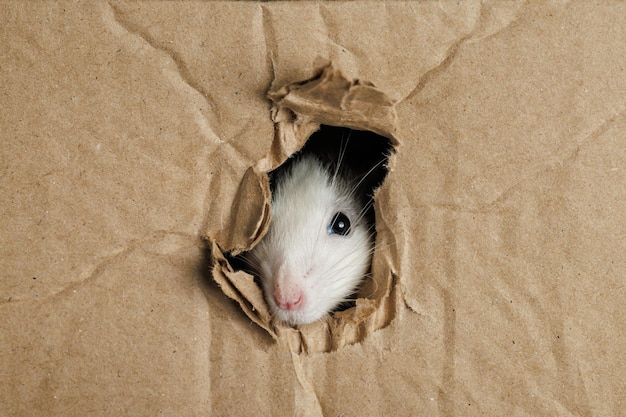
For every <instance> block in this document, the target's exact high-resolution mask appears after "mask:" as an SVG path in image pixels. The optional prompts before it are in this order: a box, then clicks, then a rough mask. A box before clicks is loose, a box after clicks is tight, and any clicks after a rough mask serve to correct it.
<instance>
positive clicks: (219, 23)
mask: <svg viewBox="0 0 626 417" xmlns="http://www.w3.org/2000/svg"><path fill="white" fill-rule="evenodd" d="M0 9H1V13H0V16H2V18H1V19H2V25H1V26H0V27H1V31H0V33H1V34H2V35H1V36H2V43H1V44H0V80H2V91H1V94H0V129H1V130H0V132H1V139H2V144H1V145H0V195H1V196H2V198H1V199H0V230H2V243H1V245H0V273H1V274H2V275H1V280H0V300H1V301H2V303H1V304H0V310H1V315H2V321H0V334H2V337H0V380H2V382H3V383H2V384H1V385H0V415H7V416H21V415H63V416H68V415H81V416H83V415H116V416H117V415H267V414H269V415H306V416H319V415H325V416H339V415H407V416H408V415H423V416H450V415H514V416H538V415H541V416H554V415H559V416H560V415H562V416H578V415H588V416H605V415H621V414H623V413H624V411H625V410H626V383H625V382H624V378H623V375H625V374H626V359H625V358H626V330H625V329H626V313H625V312H624V308H623V306H624V301H625V298H626V297H625V296H626V287H625V280H626V278H625V277H626V256H625V252H626V214H624V213H625V212H626V210H625V208H626V207H625V205H626V203H625V201H626V187H625V184H626V134H625V133H624V132H626V117H625V107H626V99H625V98H626V72H625V70H624V62H626V50H625V49H624V48H623V45H625V44H626V28H625V27H624V25H623V24H622V23H623V22H624V20H625V19H626V8H625V7H624V5H623V4H622V3H619V2H614V3H613V2H606V3H600V4H596V3H590V2H589V3H587V2H572V3H550V4H532V3H531V4H527V3H514V2H506V3H495V4H481V3H478V2H476V3H461V4H457V2H428V1H427V2H419V3H418V2H337V3H318V2H305V3H256V2H241V3H225V2H221V3H198V2H190V3H93V4H92V3H89V4H87V3H74V2H62V3H52V2H40V3H23V2H4V3H2V4H1V5H0ZM319 58H321V59H322V60H321V61H320V60H319ZM321 62H326V63H332V68H334V69H335V70H336V71H337V73H336V74H341V76H342V77H344V78H343V79H344V80H345V83H343V85H348V86H351V85H358V86H359V87H358V88H359V89H360V88H361V87H363V88H365V89H366V90H367V89H369V88H371V90H367V91H370V92H375V94H366V95H365V96H366V97H367V99H366V100H361V98H362V97H363V95H359V96H358V97H359V101H358V102H359V103H361V104H362V103H367V105H366V106H363V105H361V104H359V105H358V106H356V107H349V108H347V109H348V110H351V109H352V110H354V109H355V108H356V109H357V110H358V111H359V112H361V113H362V114H363V115H367V113H368V112H371V111H375V109H387V110H389V113H384V112H382V113H377V114H372V115H371V117H365V120H366V121H368V122H370V123H373V127H371V126H370V127H369V128H370V129H379V132H385V133H387V134H388V135H389V136H392V139H393V140H394V141H395V145H396V152H395V154H394V155H393V157H392V158H391V160H390V171H389V174H388V176H387V179H386V181H385V183H384V184H383V186H382V187H381V188H380V189H379V190H378V192H377V196H376V198H377V202H376V210H377V211H376V215H377V230H378V231H379V235H378V239H382V241H384V242H388V243H389V245H387V244H385V245H381V246H380V248H379V250H378V251H377V252H376V255H375V259H374V263H375V264H374V268H375V270H377V271H387V273H386V274H383V275H384V276H380V273H379V276H378V277H377V279H382V281H381V282H388V284H389V285H388V287H387V288H388V291H386V292H384V294H386V296H387V298H386V299H385V300H386V301H384V300H383V293H381V294H380V297H374V298H373V299H370V300H369V301H368V300H365V301H363V304H362V306H364V307H362V308H364V309H365V310H367V309H368V308H369V307H371V306H373V307H372V308H374V309H376V308H379V306H380V305H382V304H384V305H385V307H384V308H383V310H382V311H384V312H386V313H387V312H388V313H389V315H388V316H385V317H387V318H388V319H384V320H381V321H380V322H379V323H378V324H377V325H371V323H370V324H368V323H367V322H366V324H365V325H360V324H358V323H356V324H355V325H354V326H350V325H348V324H345V323H344V322H342V320H343V321H345V322H346V323H355V322H354V321H351V320H352V319H353V318H354V317H372V316H371V315H368V314H370V313H369V312H370V310H367V311H361V312H354V311H352V312H351V311H346V312H344V313H342V314H340V315H338V317H337V319H336V320H337V322H339V325H338V326H336V327H335V328H334V329H335V330H336V331H337V332H336V334H337V335H338V336H337V338H336V339H333V340H334V342H332V343H334V345H332V346H329V345H328V339H326V337H327V334H328V332H327V330H328V329H327V328H326V327H324V325H323V324H319V325H317V326H312V327H310V328H309V329H308V330H306V331H304V332H299V331H297V330H290V329H288V328H277V329H276V328H273V327H271V326H267V325H265V323H267V321H266V320H265V321H264V314H267V312H266V311H265V312H264V311H263V310H262V298H261V297H262V296H261V293H260V291H256V292H255V290H254V285H253V284H254V283H253V282H252V281H251V280H250V279H249V278H247V276H246V275H245V274H243V273H236V276H237V277H236V278H233V279H232V281H228V280H225V281H220V283H219V285H217V284H216V283H215V282H214V281H213V275H214V274H213V273H212V271H211V268H210V267H211V266H212V265H213V264H214V263H215V262H218V261H220V262H221V260H220V259H219V255H220V253H221V252H222V251H228V250H231V249H235V250H243V249H245V248H246V247H249V245H251V244H253V243H254V241H256V240H258V239H259V238H260V236H261V235H262V231H263V229H264V227H265V226H264V224H265V223H264V221H267V217H266V214H265V213H266V212H267V210H268V207H267V204H266V203H265V202H264V201H265V200H266V199H267V198H268V188H267V183H266V182H264V174H263V173H264V172H267V171H269V170H270V169H271V168H272V167H274V166H276V165H277V164H278V163H280V161H281V160H283V159H284V158H286V157H287V156H288V155H289V154H290V153H292V152H295V151H296V150H297V149H298V148H299V146H301V144H302V141H303V140H304V139H305V138H306V136H307V135H308V133H307V132H309V131H310V130H311V129H313V126H315V124H316V123H320V122H324V121H325V120H326V119H324V120H323V119H322V117H323V116H324V115H326V116H327V115H328V114H329V113H332V112H329V111H318V110H319V109H320V108H323V107H324V106H323V105H321V106H317V107H316V106H313V107H312V109H311V108H298V109H293V107H294V104H293V102H281V101H280V100H279V99H278V97H285V98H287V97H289V96H288V95H287V96H284V95H283V94H282V92H285V90H284V89H285V88H289V86H294V83H302V82H304V81H305V80H311V79H315V78H316V76H318V75H319V74H320V72H319V70H318V69H319V68H320V63H321ZM333 74H335V73H334V72H333ZM333 80H336V79H333ZM356 80H359V81H358V83H357V81H356ZM346 83H347V84H346ZM301 85H303V84H301ZM290 91H291V90H290ZM268 93H270V94H269V96H268ZM276 94H278V95H276ZM359 94H361V93H359ZM331 96H332V95H331ZM292 97H293V96H292ZM328 97H329V95H328V94H327V93H324V94H323V95H322V99H324V100H326V99H328ZM281 103H282V104H284V106H282V107H281ZM324 103H326V101H323V102H322V104H324ZM339 103H345V102H344V101H341V100H340V101H339ZM383 104H384V105H383ZM377 106H379V107H377ZM285 109H291V110H294V111H296V115H297V116H298V117H296V119H293V114H290V113H289V112H288V111H286V110H285ZM298 112H300V113H298ZM384 114H389V115H391V116H390V118H387V117H383V116H384ZM335 115H336V114H335ZM381 117H382V120H384V121H385V123H382V124H381V123H378V122H377V120H379V118H381ZM294 120H295V121H297V122H298V123H295V124H296V125H297V127H300V128H301V130H298V129H295V128H293V127H292V128H290V129H291V130H289V129H286V126H287V125H288V124H290V123H292V122H293V121H294ZM346 120H348V121H347V122H346V123H348V124H354V123H356V124H357V125H358V126H361V124H360V123H361V122H358V121H357V122H354V120H355V119H353V118H350V119H346ZM387 121H389V122H388V123H387ZM300 122H302V123H301V124H299V123H300ZM292 124H293V123H292ZM358 126H353V127H358ZM376 126H378V128H377V127H376ZM381 126H383V127H381ZM294 132H295V133H294ZM264 199H265V200H264ZM246 202H247V203H246ZM205 238H206V239H208V240H205ZM219 265H221V267H223V268H224V270H226V271H227V270H228V268H229V266H228V265H227V264H226V263H224V262H222V263H220V264H219ZM213 271H215V269H213ZM229 283H230V284H232V285H231V286H228V285H227V284H229ZM230 284H229V285H230ZM231 298H235V299H236V300H238V301H240V303H237V302H235V301H233V300H232V299H231ZM383 301H384V302H383ZM358 308H359V307H357V309H358ZM355 314H356V315H355ZM351 318H352V319H351ZM357 321H358V320H357ZM337 341H339V342H337ZM332 343H331V344H332Z"/></svg>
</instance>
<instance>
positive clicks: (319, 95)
mask: <svg viewBox="0 0 626 417" xmlns="http://www.w3.org/2000/svg"><path fill="white" fill-rule="evenodd" d="M315 64H316V66H317V67H318V68H317V70H316V74H315V75H314V76H313V77H312V78H311V79H308V80H305V81H301V82H296V83H292V84H289V85H287V86H283V87H281V88H278V89H277V90H276V91H270V92H269V93H268V96H269V98H270V99H272V100H273V101H274V103H275V104H276V105H277V106H278V107H279V108H280V107H286V108H289V109H291V110H292V111H294V112H295V113H298V114H301V115H303V116H304V117H305V118H312V119H314V120H316V121H317V122H318V123H320V124H327V125H332V126H345V127H350V128H353V129H358V130H370V131H372V132H375V133H378V134H380V135H382V136H385V137H387V138H390V139H391V138H393V131H394V128H395V123H396V116H395V111H394V103H393V102H392V101H391V100H390V99H389V98H388V97H387V96H386V95H385V94H384V93H383V92H381V91H379V90H378V89H376V87H374V85H373V84H371V83H368V82H363V81H360V80H348V79H347V78H346V77H345V76H344V75H343V74H342V73H341V71H339V70H338V69H337V68H334V67H333V64H332V63H331V62H327V61H324V60H322V59H318V60H317V61H316V63H315ZM392 140H393V139H392Z"/></svg>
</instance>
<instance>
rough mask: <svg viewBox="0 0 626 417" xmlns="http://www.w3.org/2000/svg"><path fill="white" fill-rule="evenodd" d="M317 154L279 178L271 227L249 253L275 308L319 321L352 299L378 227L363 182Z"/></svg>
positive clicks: (296, 320) (297, 319)
mask: <svg viewBox="0 0 626 417" xmlns="http://www.w3.org/2000/svg"><path fill="white" fill-rule="evenodd" d="M351 177H352V176H351V175H350V174H349V172H348V171H345V170H340V169H338V168H335V169H333V168H331V167H330V166H329V165H328V164H325V163H324V162H322V160H321V159H320V158H318V157H317V156H315V155H313V154H308V155H306V154H305V155H303V156H299V157H296V159H294V160H293V161H291V165H289V166H287V168H285V169H283V170H282V171H280V172H279V174H278V175H277V176H276V177H275V181H274V187H273V188H274V189H273V195H272V217H271V220H270V225H269V229H268V232H267V234H266V235H265V236H264V237H263V239H262V240H261V241H260V242H259V243H258V244H257V245H256V246H255V247H254V248H253V249H252V250H251V251H250V252H248V253H247V254H246V255H245V258H246V260H247V262H248V263H249V264H250V265H251V266H252V267H253V269H255V272H256V274H257V275H258V276H259V278H260V280H261V283H262V285H263V291H264V294H265V298H266V300H267V303H268V304H269V307H270V311H271V312H272V315H273V316H274V317H276V318H277V319H278V320H280V321H282V322H285V323H288V324H291V325H297V324H306V323H311V322H314V321H316V320H318V319H320V318H322V317H324V316H326V315H328V314H329V313H331V312H332V311H333V310H335V309H336V308H337V307H338V306H339V305H341V304H342V303H344V302H346V301H349V300H350V297H351V296H353V295H354V292H355V291H356V289H357V288H358V286H359V284H360V283H361V281H362V280H363V278H364V277H365V275H366V274H367V273H368V270H369V267H370V263H371V256H372V251H373V232H372V229H373V227H372V226H371V224H370V222H369V221H368V219H367V216H366V212H367V211H368V209H369V205H370V204H371V202H369V203H368V202H367V201H368V198H367V196H363V195H360V194H362V192H361V191H360V190H359V187H360V185H361V181H360V180H359V178H351Z"/></svg>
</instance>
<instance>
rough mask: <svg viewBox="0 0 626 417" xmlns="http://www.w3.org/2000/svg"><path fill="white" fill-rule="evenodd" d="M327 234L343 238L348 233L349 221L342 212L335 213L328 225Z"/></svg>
mask: <svg viewBox="0 0 626 417" xmlns="http://www.w3.org/2000/svg"><path fill="white" fill-rule="evenodd" d="M328 233H329V234H331V235H340V236H345V235H347V234H348V233H350V219H348V216H346V215H345V214H343V213H342V212H337V213H335V215H334V216H333V219H332V220H331V221H330V224H329V225H328Z"/></svg>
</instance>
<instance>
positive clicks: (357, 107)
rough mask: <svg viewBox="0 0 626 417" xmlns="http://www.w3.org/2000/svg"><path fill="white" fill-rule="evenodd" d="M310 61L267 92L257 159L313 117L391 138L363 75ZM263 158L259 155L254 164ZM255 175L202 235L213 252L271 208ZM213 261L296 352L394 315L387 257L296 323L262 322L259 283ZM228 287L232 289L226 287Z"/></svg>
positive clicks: (241, 299)
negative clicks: (345, 299) (269, 119)
mask: <svg viewBox="0 0 626 417" xmlns="http://www.w3.org/2000/svg"><path fill="white" fill-rule="evenodd" d="M317 64H318V65H320V64H322V67H320V68H318V69H317V70H316V75H315V76H314V77H313V78H311V79H309V80H305V81H301V82H296V83H292V84H290V85H288V86H285V87H282V88H280V89H279V90H278V92H270V93H269V96H270V98H272V99H273V100H274V101H275V108H274V110H273V112H272V113H273V115H274V119H275V121H276V123H277V125H278V126H279V127H278V128H277V129H276V136H275V138H274V145H273V146H272V151H273V152H272V154H271V155H268V156H266V157H265V158H263V161H268V160H274V161H276V160H280V159H281V158H282V156H283V155H284V154H285V153H287V152H286V148H285V144H293V143H300V144H301V145H302V144H304V141H306V139H307V138H308V136H304V135H305V134H309V135H310V133H312V132H313V131H314V130H316V129H317V128H318V127H319V124H320V123H325V124H330V125H334V126H346V127H351V128H355V129H358V130H368V129H369V130H371V131H373V132H384V133H385V134H387V135H390V137H389V139H390V140H391V141H394V142H395V140H393V138H392V137H391V132H392V131H393V130H394V123H395V111H394V108H393V103H392V102H391V101H390V100H389V99H388V98H387V97H386V96H385V94H384V93H382V92H380V91H378V90H376V88H375V87H373V86H372V85H371V84H370V83H367V82H361V81H358V80H352V81H351V80H348V79H346V78H345V76H344V75H343V74H342V73H341V71H339V70H338V69H336V68H334V67H333V65H332V63H329V62H320V61H319V60H318V62H317ZM371 115H376V117H371ZM346 124H347V125H346ZM294 139H295V142H294ZM296 150H297V149H296ZM263 164H267V162H261V163H259V164H257V166H258V165H263ZM273 168H275V167H273ZM260 178H265V177H262V176H261V177H259V176H258V175H257V174H255V173H254V171H253V170H252V169H249V170H248V171H247V172H246V174H245V175H244V178H243V179H242V181H241V183H240V186H239V191H238V192H237V196H236V198H235V201H234V206H233V210H232V216H231V222H229V224H228V225H227V228H226V230H225V231H224V232H223V233H220V234H219V235H218V236H216V237H212V236H208V240H209V241H210V242H213V243H212V246H213V248H214V250H213V253H214V255H215V254H216V251H215V249H217V248H218V247H220V248H224V249H225V250H226V251H228V252H229V254H230V255H237V254H239V253H240V252H241V250H242V249H250V248H252V247H253V246H254V244H255V243H256V242H257V241H258V240H259V239H260V238H261V237H262V236H263V235H264V234H265V232H266V231H267V226H268V224H269V221H270V219H271V210H266V209H265V208H266V207H268V206H269V204H270V201H271V195H270V193H269V192H268V188H267V180H265V181H263V182H262V185H261V186H259V185H258V184H259V181H260ZM259 190H262V192H259ZM376 207H377V210H385V209H387V207H386V203H385V202H382V203H381V202H376ZM387 232H388V230H387ZM244 242H247V243H245V244H244ZM381 247H382V248H383V249H382V251H383V252H386V251H389V250H393V247H392V246H388V245H383V246H381ZM375 256H378V255H375ZM383 258H385V257H384V255H383ZM383 258H381V259H383ZM214 262H215V268H214V271H213V276H214V278H215V279H216V281H217V282H218V283H220V285H221V286H222V288H223V289H224V292H225V293H226V294H227V295H228V296H229V297H231V298H233V299H235V300H236V301H237V302H238V303H239V304H240V305H241V306H242V308H243V309H244V311H245V313H246V314H247V315H248V316H249V317H250V318H251V319H252V320H253V321H254V322H256V323H260V324H261V326H262V327H263V328H265V329H273V330H270V333H271V334H272V335H278V336H280V335H281V334H287V335H289V336H287V337H288V339H289V340H290V342H289V343H288V345H289V346H291V348H292V349H295V351H296V352H316V351H329V350H333V349H337V348H339V347H342V346H344V345H346V344H352V343H355V342H358V341H360V340H362V339H363V338H364V337H365V336H366V335H367V334H368V333H369V332H372V331H374V330H376V329H379V328H381V327H384V326H386V325H387V324H388V323H389V322H390V321H391V319H392V318H393V317H394V315H395V312H394V311H393V310H392V309H390V308H389V306H390V305H394V304H389V303H388V302H383V300H386V301H388V300H389V297H390V293H391V291H392V287H391V284H392V280H391V271H390V267H389V265H384V263H382V262H375V263H374V265H375V267H374V268H373V269H372V273H371V274H372V278H371V279H368V283H367V285H365V286H364V287H363V290H361V291H360V292H359V294H360V295H361V297H360V298H359V299H357V302H356V307H354V308H351V309H348V310H347V311H344V312H341V313H339V314H337V315H334V316H331V317H329V318H327V319H326V320H325V321H320V322H317V323H312V324H308V325H301V326H299V327H298V329H297V330H296V329H288V328H287V327H286V325H285V324H282V323H277V322H270V316H269V315H268V314H267V305H266V303H265V300H263V298H262V297H259V291H258V290H259V288H253V286H254V283H253V281H252V280H251V279H250V276H249V275H245V274H243V273H236V274H235V273H233V272H232V267H231V266H230V265H228V264H227V263H225V262H226V258H225V257H224V254H221V253H217V256H214ZM244 281H245V282H244ZM234 288H237V289H238V290H239V291H234V290H233V289H234ZM363 297H367V298H369V299H366V298H363ZM276 328H278V329H276ZM281 328H282V330H281Z"/></svg>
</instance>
